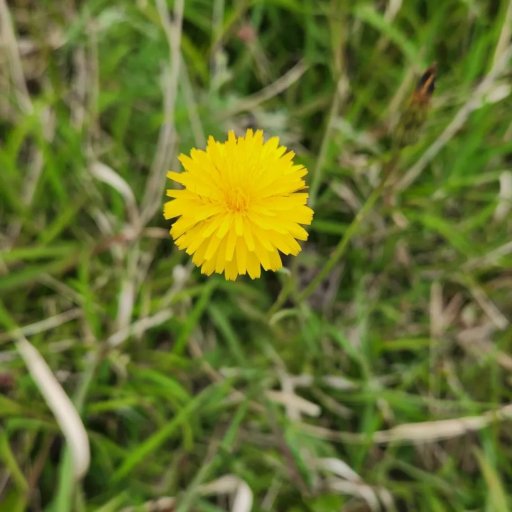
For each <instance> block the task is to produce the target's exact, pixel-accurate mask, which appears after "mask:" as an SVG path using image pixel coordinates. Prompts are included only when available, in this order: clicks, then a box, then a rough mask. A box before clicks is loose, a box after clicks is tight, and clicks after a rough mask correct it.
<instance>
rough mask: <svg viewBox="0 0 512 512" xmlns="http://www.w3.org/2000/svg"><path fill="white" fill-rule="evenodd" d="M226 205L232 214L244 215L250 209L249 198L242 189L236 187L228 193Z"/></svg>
mask: <svg viewBox="0 0 512 512" xmlns="http://www.w3.org/2000/svg"><path fill="white" fill-rule="evenodd" d="M226 204H227V207H228V209H229V210H231V211H232V212H237V213H243V212H246V211H247V209H248V206H249V198H248V197H247V194H246V193H245V192H244V191H243V190H242V189H241V188H240V187H236V188H233V189H231V190H229V191H228V192H227V194H226Z"/></svg>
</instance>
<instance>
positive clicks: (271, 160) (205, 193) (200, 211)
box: [164, 130, 313, 280]
mask: <svg viewBox="0 0 512 512" xmlns="http://www.w3.org/2000/svg"><path fill="white" fill-rule="evenodd" d="M294 156H295V155H294V153H293V151H287V150H286V148H285V147H283V146H280V145H279V139H278V138H277V137H273V138H271V139H269V140H268V141H266V142H265V141H264V139H263V132H262V131H261V130H258V131H256V132H253V131H252V130H247V132H246V134H245V135H244V136H240V137H237V136H236V135H235V134H234V132H232V131H231V132H229V134H228V139H227V141H226V142H218V141H216V140H215V139H214V138H213V137H210V138H209V140H208V145H207V147H206V150H204V151H203V150H198V149H193V150H192V151H191V152H190V156H186V155H180V157H179V160H180V162H181V164H182V166H183V168H184V171H183V172H169V173H168V174H167V177H168V178H170V179H171V180H173V181H175V182H177V183H179V184H181V185H182V186H183V188H180V189H169V190H167V196H168V197H170V198H171V200H170V201H167V202H166V203H165V205H164V217H165V218H166V219H176V220H175V221H174V223H173V225H172V227H171V231H170V233H171V236H172V237H173V239H174V240H175V242H176V245H177V246H178V247H179V248H180V249H183V250H185V251H186V252H187V254H189V255H191V256H192V261H193V262H194V263H195V264H196V265H197V266H198V267H200V268H201V272H202V273H203V274H206V275H211V274H212V273H213V272H216V273H219V274H222V273H223V274H224V275H225V277H226V279H229V280H234V279H236V278H237V276H238V275H244V274H249V276H250V277H251V278H252V279H254V278H257V277H260V274H261V267H263V268H264V269H265V270H278V269H279V268H281V267H282V265H283V264H282V261H281V256H280V253H282V254H291V255H297V254H298V253H299V252H300V250H301V247H300V245H299V243H298V242H297V240H306V239H307V237H308V234H307V232H306V230H305V229H304V228H303V227H302V226H301V224H302V225H309V224H311V220H312V218H313V210H312V209H311V208H309V207H308V206H307V205H306V202H307V199H308V194H307V193H306V192H304V190H305V188H306V184H305V181H304V176H305V175H306V174H307V170H306V168H305V167H304V166H302V165H297V164H294V163H293V157H294Z"/></svg>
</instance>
